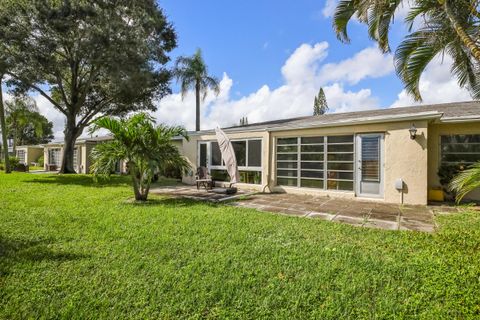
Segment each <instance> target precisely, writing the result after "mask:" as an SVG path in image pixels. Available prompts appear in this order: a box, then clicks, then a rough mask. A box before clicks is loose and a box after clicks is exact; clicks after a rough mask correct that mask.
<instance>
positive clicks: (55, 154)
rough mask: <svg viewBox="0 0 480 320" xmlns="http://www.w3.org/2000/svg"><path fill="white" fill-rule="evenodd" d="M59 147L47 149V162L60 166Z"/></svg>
mask: <svg viewBox="0 0 480 320" xmlns="http://www.w3.org/2000/svg"><path fill="white" fill-rule="evenodd" d="M60 151H61V150H60V148H55V149H50V150H49V151H48V164H54V165H56V166H57V167H60V156H61V154H60Z"/></svg>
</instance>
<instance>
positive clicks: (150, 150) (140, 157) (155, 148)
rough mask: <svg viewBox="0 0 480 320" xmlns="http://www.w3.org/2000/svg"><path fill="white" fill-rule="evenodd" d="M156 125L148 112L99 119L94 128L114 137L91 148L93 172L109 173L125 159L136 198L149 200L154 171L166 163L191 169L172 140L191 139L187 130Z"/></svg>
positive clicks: (159, 169)
mask: <svg viewBox="0 0 480 320" xmlns="http://www.w3.org/2000/svg"><path fill="white" fill-rule="evenodd" d="M154 124H155V122H154V120H153V118H152V117H150V116H149V115H147V114H145V113H139V114H136V115H134V116H132V117H130V118H128V119H121V120H117V119H115V118H112V117H105V118H100V119H98V120H96V121H95V122H94V127H93V130H97V129H100V128H103V129H107V130H109V131H110V132H111V134H112V135H113V140H112V141H109V142H106V143H102V144H98V145H97V146H95V148H94V150H92V153H91V157H92V161H93V165H92V171H93V174H94V175H95V176H98V175H103V176H108V175H110V173H111V172H113V171H114V170H115V165H116V164H117V163H118V162H119V161H121V160H123V161H125V162H126V165H127V168H128V172H129V174H130V176H131V177H132V184H133V191H134V194H135V200H138V201H146V200H147V197H148V192H149V190H150V184H151V182H152V178H153V176H154V174H155V173H157V172H159V171H162V169H164V168H165V167H167V166H168V167H170V168H172V167H174V168H179V169H181V170H182V171H186V170H187V169H188V168H190V165H189V163H188V162H187V160H186V159H185V158H184V157H183V156H182V155H181V154H180V152H179V151H178V149H177V147H176V146H175V145H174V144H173V143H172V138H173V137H176V136H182V137H184V138H186V139H188V136H187V132H186V131H185V129H184V128H182V127H169V126H165V125H159V126H157V127H155V125H154Z"/></svg>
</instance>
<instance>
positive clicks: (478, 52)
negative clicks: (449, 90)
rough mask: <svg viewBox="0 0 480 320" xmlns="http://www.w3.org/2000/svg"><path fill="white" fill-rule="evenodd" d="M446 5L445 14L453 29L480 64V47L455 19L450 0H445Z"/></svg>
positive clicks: (444, 5)
mask: <svg viewBox="0 0 480 320" xmlns="http://www.w3.org/2000/svg"><path fill="white" fill-rule="evenodd" d="M443 1H444V4H443V7H444V9H445V13H446V14H447V17H448V19H449V20H450V23H451V24H452V26H453V29H454V30H455V32H456V33H457V35H458V37H459V38H460V40H461V41H462V42H463V44H464V45H465V47H467V48H468V50H469V51H470V53H471V54H472V56H473V57H474V58H475V59H476V60H477V61H478V62H480V47H479V46H478V45H477V44H476V43H475V41H473V40H472V38H470V36H469V35H468V34H467V32H466V31H465V29H463V27H462V26H461V25H460V23H459V22H458V21H457V19H456V18H455V15H454V14H453V12H452V9H450V5H449V4H448V1H449V0H443Z"/></svg>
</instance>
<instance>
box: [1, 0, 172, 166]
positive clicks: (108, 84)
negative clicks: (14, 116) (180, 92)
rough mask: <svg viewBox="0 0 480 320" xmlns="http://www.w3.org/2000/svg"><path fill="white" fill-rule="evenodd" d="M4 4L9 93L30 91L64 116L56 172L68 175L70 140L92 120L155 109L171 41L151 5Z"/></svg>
mask: <svg viewBox="0 0 480 320" xmlns="http://www.w3.org/2000/svg"><path fill="white" fill-rule="evenodd" d="M12 3H13V4H11V7H13V8H11V9H10V10H11V12H10V14H3V15H2V14H0V19H1V20H2V21H1V23H0V39H2V41H1V42H0V62H1V60H2V56H3V57H4V58H5V60H8V61H7V62H9V63H6V64H5V65H8V66H13V67H9V68H6V70H5V74H7V75H9V76H10V80H9V81H8V83H9V85H11V86H12V87H13V88H14V93H16V94H23V93H25V92H28V91H30V90H35V91H37V92H39V93H40V94H41V95H42V96H43V97H45V98H46V99H47V100H48V101H49V102H50V103H52V105H53V106H54V107H55V108H56V109H57V110H58V111H59V112H61V113H62V114H64V115H65V117H66V122H65V123H66V125H65V147H64V157H63V158H62V159H63V164H62V171H63V172H65V173H70V172H74V170H73V150H74V144H75V140H76V139H77V137H78V136H80V135H81V134H82V132H83V129H84V128H85V127H86V126H88V125H89V124H90V123H91V122H92V120H93V119H95V118H96V117H97V116H98V115H99V114H107V115H110V116H113V115H126V114H128V113H129V112H132V111H137V110H155V108H156V106H155V104H154V101H156V100H158V99H160V98H161V97H163V96H164V95H166V94H168V93H170V88H169V80H170V78H171V73H170V71H169V70H167V69H166V67H165V65H166V63H167V62H168V61H169V57H168V56H167V54H168V53H169V52H170V51H171V50H172V49H173V48H174V47H175V46H176V35H175V32H174V29H173V27H172V25H171V24H170V23H169V22H168V21H167V19H166V17H165V15H164V14H163V11H162V10H161V8H160V7H159V6H158V5H157V3H156V1H154V0H136V1H130V0H97V1H84V0H70V1H57V0H33V1H18V2H17V3H15V2H12ZM5 7H7V6H0V9H2V8H5ZM12 12H15V14H12ZM0 13H1V10H0ZM0 64H1V63H0Z"/></svg>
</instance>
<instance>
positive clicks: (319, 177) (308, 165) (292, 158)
mask: <svg viewBox="0 0 480 320" xmlns="http://www.w3.org/2000/svg"><path fill="white" fill-rule="evenodd" d="M353 142H354V139H353V135H349V136H329V137H323V136H318V137H301V138H279V139H277V150H276V154H277V184H278V185H283V186H295V187H304V188H319V189H335V190H353V161H354V143H353Z"/></svg>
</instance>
